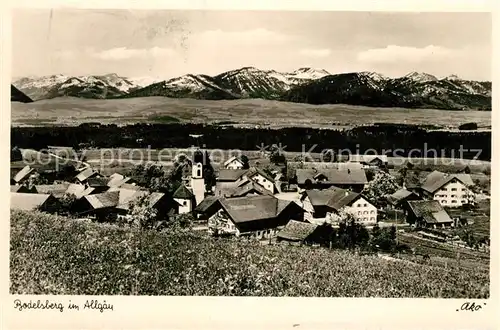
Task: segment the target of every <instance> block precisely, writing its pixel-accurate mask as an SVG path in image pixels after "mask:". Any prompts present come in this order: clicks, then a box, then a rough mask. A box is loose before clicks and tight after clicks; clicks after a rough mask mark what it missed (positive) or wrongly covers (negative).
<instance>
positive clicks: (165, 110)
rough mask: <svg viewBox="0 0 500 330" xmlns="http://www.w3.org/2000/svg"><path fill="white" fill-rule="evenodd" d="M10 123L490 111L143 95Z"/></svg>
mask: <svg viewBox="0 0 500 330" xmlns="http://www.w3.org/2000/svg"><path fill="white" fill-rule="evenodd" d="M11 107H12V110H11V113H12V124H13V125H35V126H36V125H75V124H80V123H82V122H100V123H104V124H106V123H114V124H127V123H137V122H156V123H165V122H179V121H180V122H195V123H220V122H229V123H237V124H238V125H250V126H254V125H264V126H270V127H286V126H306V127H323V128H325V127H326V128H336V129H340V128H348V127H353V126H358V125H367V124H373V123H379V122H383V123H408V124H425V125H427V124H429V123H432V124H434V125H437V126H440V127H447V128H456V127H458V126H459V125H460V124H463V123H466V122H476V123H478V125H479V127H481V128H489V127H491V112H488V111H447V110H433V109H404V108H371V107H361V106H351V105H342V104H331V105H311V104H299V103H288V102H278V101H268V100H260V99H247V100H230V101H229V100H224V101H208V100H194V99H171V98H165V97H145V98H131V99H117V100H90V99H81V98H73V97H60V98H55V99H51V100H40V101H37V102H33V103H26V104H24V103H19V102H12V103H11Z"/></svg>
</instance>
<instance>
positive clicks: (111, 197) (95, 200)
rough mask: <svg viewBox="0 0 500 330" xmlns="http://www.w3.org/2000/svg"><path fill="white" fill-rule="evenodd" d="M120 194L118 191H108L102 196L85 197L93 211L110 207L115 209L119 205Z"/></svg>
mask: <svg viewBox="0 0 500 330" xmlns="http://www.w3.org/2000/svg"><path fill="white" fill-rule="evenodd" d="M119 196H120V194H119V192H118V191H106V192H104V193H101V194H94V195H87V196H84V197H83V198H85V199H86V200H87V201H88V202H89V204H90V205H91V206H92V208H93V209H95V210H96V209H101V208H108V207H115V206H117V205H118V203H119Z"/></svg>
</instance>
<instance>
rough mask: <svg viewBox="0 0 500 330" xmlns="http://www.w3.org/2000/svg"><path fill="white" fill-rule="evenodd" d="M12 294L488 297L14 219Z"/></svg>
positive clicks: (430, 279)
mask: <svg viewBox="0 0 500 330" xmlns="http://www.w3.org/2000/svg"><path fill="white" fill-rule="evenodd" d="M10 292H11V293H12V294H71V295H75V294H81V295H96V294H99V295H102V294H105V295H115V294H120V295H210V296H212V295H231V296H309V297H311V296H323V297H453V298H486V297H489V273H488V272H487V271H485V270H484V269H477V268H473V269H470V268H463V267H462V266H460V265H448V266H447V267H441V266H439V265H436V266H434V265H433V266H429V265H421V264H417V263H411V262H407V261H399V260H384V259H382V258H378V257H377V256H358V255H355V254H353V253H351V252H347V251H339V250H329V249H325V248H308V247H299V246H295V247H294V246H285V245H262V244H259V243H258V242H251V241H248V242H247V241H241V240H231V239H214V238H211V237H206V236H203V235H202V234H194V233H184V234H168V233H158V232H148V231H138V230H131V229H124V228H118V227H115V226H113V225H102V224H96V223H84V222H78V221H76V220H70V219H66V218H63V217H56V216H51V215H44V214H41V213H36V212H31V213H26V212H12V213H11V241H10Z"/></svg>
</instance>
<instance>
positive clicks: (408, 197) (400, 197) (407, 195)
mask: <svg viewBox="0 0 500 330" xmlns="http://www.w3.org/2000/svg"><path fill="white" fill-rule="evenodd" d="M385 199H386V200H387V202H388V203H389V205H390V206H391V207H393V208H398V209H399V208H402V207H403V206H404V205H405V203H406V202H407V201H413V200H419V199H421V198H420V197H419V196H418V195H417V194H415V193H414V192H412V191H409V190H407V189H405V188H402V189H399V190H397V191H396V192H394V193H393V194H392V195H388V196H386V197H385Z"/></svg>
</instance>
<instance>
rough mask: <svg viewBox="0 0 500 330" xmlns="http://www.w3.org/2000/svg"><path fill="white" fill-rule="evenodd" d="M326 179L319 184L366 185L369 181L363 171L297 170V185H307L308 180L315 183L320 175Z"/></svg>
mask: <svg viewBox="0 0 500 330" xmlns="http://www.w3.org/2000/svg"><path fill="white" fill-rule="evenodd" d="M319 174H321V176H323V177H325V178H326V179H325V180H324V181H319V182H318V183H321V182H324V183H326V184H333V185H336V184H337V185H345V184H366V183H367V182H368V180H367V179H366V173H365V171H364V170H362V169H321V170H315V169H300V168H299V169H297V171H296V175H297V183H298V184H305V182H306V180H311V182H312V183H315V182H316V180H315V179H314V178H315V177H318V175H319Z"/></svg>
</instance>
